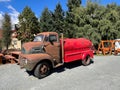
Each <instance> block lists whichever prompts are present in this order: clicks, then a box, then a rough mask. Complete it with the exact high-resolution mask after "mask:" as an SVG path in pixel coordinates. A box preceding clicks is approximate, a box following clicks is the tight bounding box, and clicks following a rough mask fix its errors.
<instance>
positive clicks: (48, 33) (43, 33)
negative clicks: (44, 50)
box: [37, 32, 58, 36]
mask: <svg viewBox="0 0 120 90" xmlns="http://www.w3.org/2000/svg"><path fill="white" fill-rule="evenodd" d="M41 34H42V35H45V36H49V35H50V34H53V35H58V34H57V33H56V32H42V33H38V34H37V35H41Z"/></svg>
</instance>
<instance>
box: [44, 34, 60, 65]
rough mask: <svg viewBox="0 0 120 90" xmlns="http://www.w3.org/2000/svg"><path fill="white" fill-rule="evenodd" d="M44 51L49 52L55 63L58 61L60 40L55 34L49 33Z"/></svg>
mask: <svg viewBox="0 0 120 90" xmlns="http://www.w3.org/2000/svg"><path fill="white" fill-rule="evenodd" d="M46 43H47V45H46V48H45V50H46V53H48V54H50V55H51V56H52V57H53V59H54V61H55V62H56V64H58V63H60V42H59V39H58V36H57V35H54V34H51V35H49V37H48V42H46Z"/></svg>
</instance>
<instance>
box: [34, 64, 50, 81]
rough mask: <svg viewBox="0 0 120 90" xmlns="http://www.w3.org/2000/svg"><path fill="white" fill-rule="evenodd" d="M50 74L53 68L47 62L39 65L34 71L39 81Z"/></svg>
mask: <svg viewBox="0 0 120 90" xmlns="http://www.w3.org/2000/svg"><path fill="white" fill-rule="evenodd" d="M50 73H51V67H50V65H49V64H48V63H47V62H41V63H39V64H38V65H37V66H36V68H35V70H34V75H35V77H37V78H39V79H41V78H44V77H46V76H48V75H49V74H50Z"/></svg>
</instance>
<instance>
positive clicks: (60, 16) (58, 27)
mask: <svg viewBox="0 0 120 90" xmlns="http://www.w3.org/2000/svg"><path fill="white" fill-rule="evenodd" d="M53 26H54V31H56V32H58V33H64V11H63V10H62V7H61V5H60V3H58V4H57V5H56V9H55V10H54V13H53Z"/></svg>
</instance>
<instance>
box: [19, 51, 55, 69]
mask: <svg viewBox="0 0 120 90" xmlns="http://www.w3.org/2000/svg"><path fill="white" fill-rule="evenodd" d="M26 59H27V64H25V60H26ZM42 60H50V61H51V63H52V64H53V66H54V62H53V58H52V57H51V56H50V55H48V54H46V53H40V54H20V58H19V63H20V65H21V66H23V67H25V68H26V69H27V70H29V71H30V70H32V69H33V68H34V67H35V65H36V64H37V63H38V62H40V61H42Z"/></svg>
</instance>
